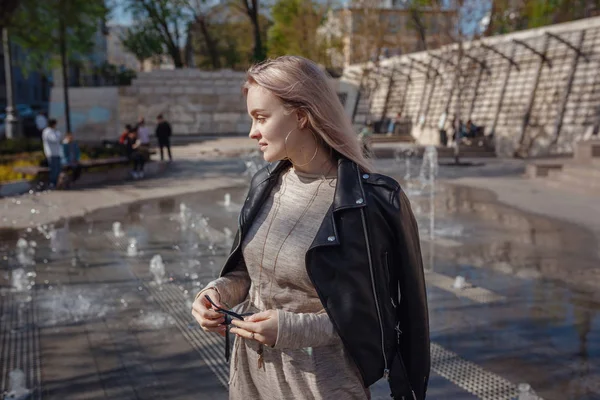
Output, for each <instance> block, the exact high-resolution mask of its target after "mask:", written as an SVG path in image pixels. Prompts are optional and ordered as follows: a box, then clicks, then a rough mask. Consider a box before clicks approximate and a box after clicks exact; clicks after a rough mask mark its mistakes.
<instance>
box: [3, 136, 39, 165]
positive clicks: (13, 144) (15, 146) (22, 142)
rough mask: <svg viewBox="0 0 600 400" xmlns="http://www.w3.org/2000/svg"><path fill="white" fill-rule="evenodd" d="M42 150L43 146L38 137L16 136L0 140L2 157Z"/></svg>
mask: <svg viewBox="0 0 600 400" xmlns="http://www.w3.org/2000/svg"><path fill="white" fill-rule="evenodd" d="M42 150H43V146H42V141H41V140H40V139H30V138H18V139H10V140H8V139H7V140H2V141H0V154H2V156H3V157H4V156H9V157H10V156H11V155H15V154H20V153H32V152H36V151H42ZM0 162H2V159H0Z"/></svg>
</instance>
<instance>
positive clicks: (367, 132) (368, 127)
mask: <svg viewBox="0 0 600 400" xmlns="http://www.w3.org/2000/svg"><path fill="white" fill-rule="evenodd" d="M371 136H373V123H372V122H371V121H367V122H366V123H365V126H363V128H362V129H361V130H360V132H359V133H358V140H359V141H360V143H361V145H362V148H363V153H364V154H365V156H370V155H371Z"/></svg>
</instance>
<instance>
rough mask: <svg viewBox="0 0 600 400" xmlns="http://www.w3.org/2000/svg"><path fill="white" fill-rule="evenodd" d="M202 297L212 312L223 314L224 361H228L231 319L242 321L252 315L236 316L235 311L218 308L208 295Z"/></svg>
mask: <svg viewBox="0 0 600 400" xmlns="http://www.w3.org/2000/svg"><path fill="white" fill-rule="evenodd" d="M204 297H205V298H206V300H208V302H209V303H210V304H211V305H212V306H213V310H215V311H216V312H218V313H220V314H223V316H224V317H225V322H223V325H225V327H226V329H225V361H229V348H230V345H229V325H231V321H232V319H233V318H235V319H239V320H242V321H243V320H244V317H248V316H250V315H252V314H253V313H245V314H238V313H236V312H235V311H231V310H226V309H224V308H221V307H219V306H218V305H216V304H215V302H214V301H212V299H211V298H210V296H209V295H207V294H205V295H204Z"/></svg>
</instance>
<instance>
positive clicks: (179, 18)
mask: <svg viewBox="0 0 600 400" xmlns="http://www.w3.org/2000/svg"><path fill="white" fill-rule="evenodd" d="M187 6H188V2H187V1H185V0H127V1H126V8H127V10H128V11H130V12H131V13H132V14H133V16H134V19H135V20H137V21H141V25H142V28H141V32H143V33H142V34H140V35H141V38H140V37H138V39H142V43H144V44H143V46H142V47H141V48H139V47H138V50H140V51H141V50H143V51H142V52H140V54H144V55H145V54H147V53H148V50H149V49H150V50H152V51H154V50H156V47H155V46H156V43H155V41H156V40H158V41H159V43H160V47H161V49H164V51H166V53H167V54H169V56H170V57H171V59H172V60H173V64H174V65H175V68H182V67H183V57H182V55H181V49H180V45H181V43H180V40H181V38H182V37H183V30H184V28H185V26H186V22H185V20H186V18H189V16H188V15H187V13H186V7H187ZM134 32H139V31H136V30H134ZM138 44H139V43H138ZM136 47H137V46H136Z"/></svg>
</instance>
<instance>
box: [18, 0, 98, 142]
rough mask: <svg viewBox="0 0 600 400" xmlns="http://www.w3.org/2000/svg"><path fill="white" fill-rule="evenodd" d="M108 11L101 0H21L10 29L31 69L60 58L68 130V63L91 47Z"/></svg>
mask: <svg viewBox="0 0 600 400" xmlns="http://www.w3.org/2000/svg"><path fill="white" fill-rule="evenodd" d="M107 14H108V9H107V7H106V5H105V3H104V1H102V0H47V1H38V0H21V1H20V3H19V5H18V7H17V9H16V11H15V13H14V15H13V18H12V19H11V21H10V26H9V28H10V29H11V30H12V32H13V39H14V40H15V42H17V43H18V44H20V45H21V46H22V47H23V48H25V49H27V50H28V61H29V65H28V67H30V68H35V69H43V67H44V66H45V67H47V66H48V64H50V65H52V64H54V62H55V59H56V57H51V58H50V63H48V56H49V55H50V56H56V55H59V59H60V65H61V69H62V77H63V89H64V102H65V120H66V124H67V131H70V130H71V118H70V117H71V115H70V110H69V92H68V83H69V82H68V64H69V60H74V59H77V58H79V57H81V56H82V55H84V54H89V52H90V51H91V50H92V49H93V47H94V40H93V39H94V36H95V34H96V33H97V32H98V30H99V29H100V28H101V26H103V24H104V20H105V18H106V16H107Z"/></svg>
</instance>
